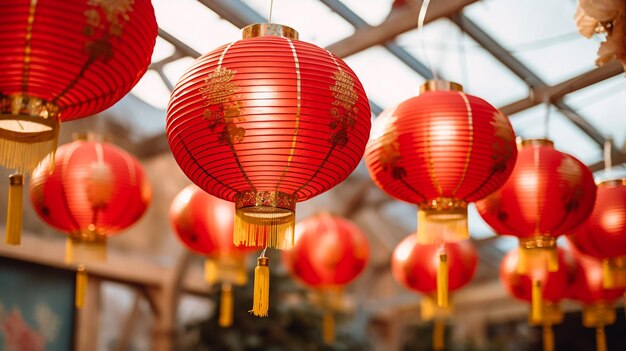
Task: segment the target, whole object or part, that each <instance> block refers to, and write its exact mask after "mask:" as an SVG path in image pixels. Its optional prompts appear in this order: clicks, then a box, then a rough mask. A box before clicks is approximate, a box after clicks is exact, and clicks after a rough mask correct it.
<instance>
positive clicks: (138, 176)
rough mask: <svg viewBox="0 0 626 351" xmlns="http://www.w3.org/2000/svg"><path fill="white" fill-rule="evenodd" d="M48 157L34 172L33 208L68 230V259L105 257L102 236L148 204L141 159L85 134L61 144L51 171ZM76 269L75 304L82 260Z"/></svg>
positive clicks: (128, 222) (81, 282)
mask: <svg viewBox="0 0 626 351" xmlns="http://www.w3.org/2000/svg"><path fill="white" fill-rule="evenodd" d="M48 162H52V161H51V160H50V159H46V160H44V161H43V164H42V165H43V166H44V167H39V168H37V169H36V170H35V171H34V172H33V175H32V181H31V183H30V200H31V203H32V205H33V207H34V208H35V211H36V212H37V214H38V215H39V217H40V218H41V219H42V220H43V221H44V222H46V223H47V224H49V225H51V226H52V227H54V228H56V229H58V230H60V231H62V232H63V233H65V234H67V235H68V245H67V249H66V261H67V263H71V262H76V261H78V262H81V261H84V260H86V259H88V258H89V257H88V256H89V254H93V253H95V254H97V255H98V256H99V258H101V259H103V258H104V257H105V256H104V255H105V250H104V249H105V247H104V245H105V244H106V238H107V237H108V236H112V235H115V234H117V233H119V232H120V231H121V230H124V229H126V228H127V227H129V226H130V225H132V224H133V223H135V222H136V221H137V220H138V219H139V218H140V217H141V215H142V214H143V213H144V212H145V210H146V208H147V206H148V203H149V201H150V198H151V189H150V185H149V184H148V182H147V179H146V178H145V177H144V173H143V169H142V167H141V164H140V163H139V161H137V159H135V158H134V157H133V156H131V155H130V154H128V153H127V152H125V151H124V150H122V149H119V148H117V147H115V146H113V145H111V144H108V143H102V142H94V141H83V140H77V141H74V142H72V143H69V144H65V145H62V146H61V147H59V149H58V151H57V156H56V159H55V161H54V162H55V165H54V172H52V173H51V172H49V171H48V169H49V168H50V167H49V165H48V164H47V163H48ZM75 255H77V257H74V256H75ZM85 255H87V256H85ZM79 273H80V274H79V275H78V276H77V306H78V307H80V306H82V298H83V297H84V296H83V295H82V293H83V290H82V289H83V288H84V284H85V283H86V282H85V280H84V279H85V278H86V275H85V268H84V266H83V265H82V264H80V265H79Z"/></svg>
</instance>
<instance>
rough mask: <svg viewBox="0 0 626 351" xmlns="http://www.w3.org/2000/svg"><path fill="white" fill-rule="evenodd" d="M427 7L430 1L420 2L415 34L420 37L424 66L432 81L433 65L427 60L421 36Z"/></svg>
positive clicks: (434, 75) (423, 39)
mask: <svg viewBox="0 0 626 351" xmlns="http://www.w3.org/2000/svg"><path fill="white" fill-rule="evenodd" d="M428 5H430V0H424V1H422V6H421V8H420V13H419V16H418V18H417V34H418V35H419V36H420V41H421V44H422V53H423V54H424V61H426V66H428V68H430V71H431V72H432V74H433V79H435V80H437V73H436V72H435V70H434V69H433V65H432V64H431V62H430V59H429V58H428V52H427V51H426V40H425V38H424V35H423V34H422V32H423V28H424V21H425V20H426V12H427V11H428Z"/></svg>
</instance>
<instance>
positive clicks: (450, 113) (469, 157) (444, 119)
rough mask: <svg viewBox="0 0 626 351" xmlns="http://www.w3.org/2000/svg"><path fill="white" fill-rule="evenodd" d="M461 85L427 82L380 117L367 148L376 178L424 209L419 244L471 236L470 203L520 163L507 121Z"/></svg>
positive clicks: (382, 185)
mask: <svg viewBox="0 0 626 351" xmlns="http://www.w3.org/2000/svg"><path fill="white" fill-rule="evenodd" d="M462 90H463V89H462V87H461V86H460V85H458V84H456V83H450V82H445V81H428V82H426V84H424V85H423V86H422V88H421V94H420V95H419V96H417V97H413V98H411V99H409V100H406V101H404V102H402V103H400V104H399V105H397V106H395V107H392V108H390V109H388V110H386V111H384V112H383V113H382V114H381V115H380V116H379V117H378V118H377V119H376V121H375V122H374V127H373V132H372V137H371V139H370V141H369V144H368V146H367V150H366V153H365V161H366V163H367V167H368V169H369V171H370V174H371V176H372V178H373V179H374V182H375V183H376V184H377V185H378V186H379V187H380V188H382V189H383V190H385V191H386V192H387V193H388V194H390V195H391V196H393V197H395V198H398V199H400V200H403V201H407V202H410V203H413V204H417V206H418V207H419V211H418V222H417V235H418V241H419V243H421V244H433V243H441V242H450V241H457V240H463V239H468V238H469V233H468V229H467V204H468V203H469V202H473V201H476V200H479V199H482V198H483V197H485V196H487V195H488V194H490V193H492V192H493V191H495V190H496V189H498V188H499V187H500V186H501V185H502V184H503V183H504V181H505V180H506V179H507V178H508V176H509V174H510V173H511V171H512V169H513V165H514V163H515V157H516V154H517V151H516V148H515V134H514V133H513V128H512V127H511V124H510V123H509V120H508V118H507V117H506V116H505V115H504V114H502V113H501V112H500V111H498V110H497V109H496V108H495V107H493V106H491V105H490V104H489V103H487V102H486V101H484V100H482V99H480V98H478V97H475V96H472V95H468V94H465V93H463V92H462Z"/></svg>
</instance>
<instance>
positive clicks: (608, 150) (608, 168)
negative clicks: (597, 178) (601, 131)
mask: <svg viewBox="0 0 626 351" xmlns="http://www.w3.org/2000/svg"><path fill="white" fill-rule="evenodd" d="M612 151H613V139H611V138H607V139H606V140H605V141H604V176H605V177H606V178H607V179H609V178H611V174H612V168H613V158H612Z"/></svg>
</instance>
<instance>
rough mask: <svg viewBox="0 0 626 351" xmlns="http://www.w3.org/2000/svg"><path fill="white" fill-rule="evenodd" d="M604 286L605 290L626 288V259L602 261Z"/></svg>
mask: <svg viewBox="0 0 626 351" xmlns="http://www.w3.org/2000/svg"><path fill="white" fill-rule="evenodd" d="M602 285H603V287H604V288H605V289H621V288H626V257H618V258H615V259H605V260H603V261H602Z"/></svg>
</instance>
